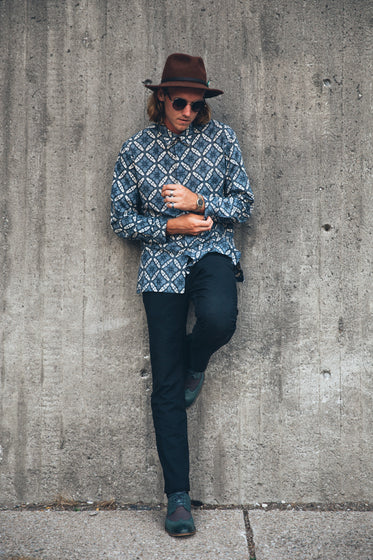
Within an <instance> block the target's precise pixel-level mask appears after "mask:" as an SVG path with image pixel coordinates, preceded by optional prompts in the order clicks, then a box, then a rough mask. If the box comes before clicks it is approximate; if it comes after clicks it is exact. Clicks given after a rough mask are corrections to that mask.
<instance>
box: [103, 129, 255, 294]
mask: <svg viewBox="0 0 373 560" xmlns="http://www.w3.org/2000/svg"><path fill="white" fill-rule="evenodd" d="M169 183H181V184H182V185H184V186H185V187H187V188H188V189H190V190H191V191H193V192H196V193H200V194H202V195H203V197H204V200H205V216H206V217H207V216H211V218H212V220H213V222H214V224H213V226H212V229H211V230H210V231H206V232H203V233H201V234H199V235H196V236H193V235H168V234H166V224H167V220H168V219H170V218H174V217H176V216H178V215H180V214H182V213H183V212H182V211H180V210H177V209H176V208H175V209H172V208H168V207H167V206H166V203H165V202H164V200H163V197H162V196H161V190H162V186H163V185H165V184H169ZM111 200H112V206H111V225H112V228H113V230H114V232H115V233H116V234H118V235H119V236H120V237H123V238H129V239H139V240H141V242H142V253H141V260H140V268H139V276H138V283H137V291H138V292H169V293H183V292H184V291H185V276H186V274H188V272H189V269H190V267H191V266H192V265H193V264H194V263H195V262H197V261H198V260H199V259H201V258H202V257H203V256H204V255H206V254H207V253H211V252H217V253H221V254H223V255H227V256H229V257H230V258H231V259H232V261H233V263H234V264H235V265H237V264H238V262H239V258H240V253H239V251H238V250H237V249H236V247H235V245H234V238H233V225H234V224H235V223H238V222H244V221H245V220H246V219H247V218H248V217H249V215H250V207H251V204H252V203H253V201H254V198H253V194H252V191H251V188H250V185H249V180H248V178H247V175H246V171H245V168H244V164H243V161H242V155H241V151H240V147H239V145H238V142H237V139H236V135H235V133H234V131H233V130H232V129H231V128H230V127H229V126H227V125H225V124H223V123H220V122H218V121H215V120H211V121H210V122H209V123H208V124H206V125H201V126H194V125H193V123H192V124H191V125H190V126H189V128H188V129H187V130H185V131H184V132H182V133H181V134H174V133H172V132H171V131H170V130H168V128H167V127H166V126H164V125H159V124H151V125H150V126H148V127H147V128H145V129H144V130H142V131H140V132H138V133H137V134H135V135H134V136H132V137H131V138H130V139H129V140H127V141H126V142H125V143H124V144H123V146H122V149H121V151H120V153H119V156H118V160H117V163H116V166H115V170H114V179H113V185H112V192H111Z"/></svg>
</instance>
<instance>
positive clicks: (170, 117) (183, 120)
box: [158, 88, 203, 134]
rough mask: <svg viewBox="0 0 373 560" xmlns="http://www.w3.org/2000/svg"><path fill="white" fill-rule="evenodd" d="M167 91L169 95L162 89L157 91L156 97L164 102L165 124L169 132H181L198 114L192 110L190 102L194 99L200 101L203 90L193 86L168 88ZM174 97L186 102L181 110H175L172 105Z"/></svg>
mask: <svg viewBox="0 0 373 560" xmlns="http://www.w3.org/2000/svg"><path fill="white" fill-rule="evenodd" d="M168 93H169V96H168V95H167V94H165V93H164V92H163V91H162V90H159V91H158V99H159V100H160V101H163V102H164V110H165V125H166V126H167V128H168V129H169V130H171V132H174V133H175V134H181V133H182V132H184V130H186V129H187V128H188V126H189V125H190V124H191V123H192V122H193V121H194V119H195V118H196V116H197V115H198V113H196V112H195V111H192V108H191V106H190V103H193V102H194V101H202V100H203V91H201V90H200V89H194V88H168ZM170 97H171V99H170ZM176 97H182V98H183V99H185V100H186V101H187V102H188V104H187V105H186V106H185V107H184V109H181V111H176V110H175V109H174V108H173V107H172V102H173V101H174V99H175V98H176Z"/></svg>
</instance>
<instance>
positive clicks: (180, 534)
mask: <svg viewBox="0 0 373 560" xmlns="http://www.w3.org/2000/svg"><path fill="white" fill-rule="evenodd" d="M196 532H197V531H192V532H190V533H170V531H167V529H166V533H168V534H169V535H170V537H191V536H193V535H195V534H196Z"/></svg>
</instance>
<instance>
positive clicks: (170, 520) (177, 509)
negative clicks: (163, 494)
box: [165, 492, 196, 537]
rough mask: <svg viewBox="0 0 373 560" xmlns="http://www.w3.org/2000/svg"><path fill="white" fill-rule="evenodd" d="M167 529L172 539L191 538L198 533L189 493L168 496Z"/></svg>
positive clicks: (176, 493)
mask: <svg viewBox="0 0 373 560" xmlns="http://www.w3.org/2000/svg"><path fill="white" fill-rule="evenodd" d="M165 529H166V531H167V533H168V534H169V535H171V537H189V536H191V535H194V533H195V532H196V528H195V526H194V521H193V517H192V514H191V505H190V498H189V494H188V493H187V492H175V493H173V494H170V495H169V496H168V506H167V517H166V522H165Z"/></svg>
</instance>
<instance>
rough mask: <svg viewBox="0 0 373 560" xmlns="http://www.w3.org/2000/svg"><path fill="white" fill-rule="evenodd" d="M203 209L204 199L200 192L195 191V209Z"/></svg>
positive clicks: (198, 210) (199, 210)
mask: <svg viewBox="0 0 373 560" xmlns="http://www.w3.org/2000/svg"><path fill="white" fill-rule="evenodd" d="M204 209H205V199H204V198H203V196H202V195H201V194H198V193H197V200H196V210H197V212H203V211H204Z"/></svg>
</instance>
